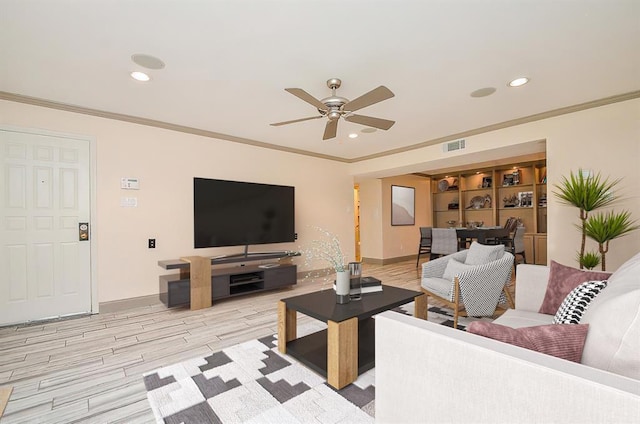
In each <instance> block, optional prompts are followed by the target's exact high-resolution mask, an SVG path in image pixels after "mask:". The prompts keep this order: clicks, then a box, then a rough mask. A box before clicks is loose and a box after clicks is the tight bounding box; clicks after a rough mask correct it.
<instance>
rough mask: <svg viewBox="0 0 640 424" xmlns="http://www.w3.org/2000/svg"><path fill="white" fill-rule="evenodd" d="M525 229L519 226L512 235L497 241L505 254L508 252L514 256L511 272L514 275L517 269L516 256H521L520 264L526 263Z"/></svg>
mask: <svg viewBox="0 0 640 424" xmlns="http://www.w3.org/2000/svg"><path fill="white" fill-rule="evenodd" d="M525 231H526V230H525V227H524V225H519V226H517V227H516V228H515V231H514V232H513V234H511V235H509V236H507V237H502V238H500V239H498V241H499V243H500V244H504V249H505V250H506V251H507V252H510V253H511V254H512V255H513V256H514V261H513V267H514V268H513V270H514V271H513V272H514V274H516V273H517V268H518V255H519V256H522V263H523V264H526V263H527V257H526V255H525V251H524V233H525Z"/></svg>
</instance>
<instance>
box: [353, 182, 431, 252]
mask: <svg viewBox="0 0 640 424" xmlns="http://www.w3.org/2000/svg"><path fill="white" fill-rule="evenodd" d="M430 181H431V180H430V179H429V178H426V177H420V176H416V175H403V176H398V177H390V178H381V179H373V178H371V179H366V180H364V181H363V182H361V183H360V211H361V212H360V213H361V218H360V231H361V233H362V234H363V235H362V236H361V237H362V238H363V242H362V243H361V244H362V247H361V249H362V257H363V259H364V260H365V261H367V260H368V261H374V262H383V261H385V260H387V259H393V258H403V257H406V256H411V255H415V254H416V253H417V251H418V250H417V249H418V242H419V240H420V231H419V228H420V227H429V226H431V225H432V214H431V194H430V192H429V183H430ZM392 185H399V186H405V187H413V188H415V225H401V226H393V225H391V186H392ZM363 188H364V191H363ZM365 237H366V243H365V239H364V238H365Z"/></svg>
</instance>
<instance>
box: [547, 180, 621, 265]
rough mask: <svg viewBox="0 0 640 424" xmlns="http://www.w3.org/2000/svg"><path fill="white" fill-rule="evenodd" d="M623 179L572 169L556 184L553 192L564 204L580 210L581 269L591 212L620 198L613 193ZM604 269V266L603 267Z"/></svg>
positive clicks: (579, 257) (579, 256)
mask: <svg viewBox="0 0 640 424" xmlns="http://www.w3.org/2000/svg"><path fill="white" fill-rule="evenodd" d="M620 181H621V179H619V178H618V179H615V180H611V181H610V180H609V178H605V179H602V177H601V176H600V173H597V174H595V175H591V174H590V173H586V172H584V171H583V170H582V169H578V172H577V173H575V174H574V173H573V171H570V173H569V178H567V177H562V181H561V182H560V184H556V185H555V187H556V189H557V191H554V192H553V194H554V195H555V196H556V197H557V198H558V199H559V200H560V201H561V202H562V203H564V204H567V205H571V206H575V207H577V208H578V209H579V210H580V225H578V226H577V227H578V229H579V230H580V232H581V234H582V238H581V243H580V251H579V252H578V261H579V264H580V269H583V268H584V256H585V248H586V240H587V232H586V228H585V227H586V222H587V219H588V218H589V212H591V211H593V210H595V209H598V208H602V207H604V206H608V205H610V204H612V203H613V202H615V201H616V200H618V197H617V196H615V195H614V194H613V188H614V187H615V186H616V185H618V183H620ZM603 269H604V268H603Z"/></svg>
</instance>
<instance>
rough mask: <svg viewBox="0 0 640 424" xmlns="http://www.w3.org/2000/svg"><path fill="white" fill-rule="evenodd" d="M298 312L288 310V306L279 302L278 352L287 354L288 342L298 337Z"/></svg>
mask: <svg viewBox="0 0 640 424" xmlns="http://www.w3.org/2000/svg"><path fill="white" fill-rule="evenodd" d="M296 329H297V317H296V311H295V310H293V309H287V304H286V303H284V302H283V301H282V300H281V301H279V302H278V350H279V351H280V352H281V353H287V342H290V341H291V340H295V339H296V337H297V331H296Z"/></svg>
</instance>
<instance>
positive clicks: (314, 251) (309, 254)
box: [300, 227, 348, 281]
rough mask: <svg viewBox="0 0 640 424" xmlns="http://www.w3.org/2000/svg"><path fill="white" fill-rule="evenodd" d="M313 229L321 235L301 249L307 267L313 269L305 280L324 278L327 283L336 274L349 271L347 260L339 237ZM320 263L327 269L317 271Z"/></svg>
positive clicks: (325, 231)
mask: <svg viewBox="0 0 640 424" xmlns="http://www.w3.org/2000/svg"><path fill="white" fill-rule="evenodd" d="M312 229H313V230H315V231H316V232H317V233H318V234H319V235H318V237H316V238H314V239H313V240H312V241H311V243H310V244H309V245H308V246H301V247H300V250H301V252H302V254H303V257H304V260H305V265H306V267H307V268H310V269H312V271H309V272H307V274H306V275H305V277H304V278H305V279H307V278H323V280H324V281H327V280H328V279H329V276H331V275H333V274H334V272H335V273H336V274H337V273H339V272H345V271H348V265H347V260H346V258H345V255H344V253H343V252H342V248H341V246H340V240H339V239H338V237H337V236H336V235H334V234H333V233H331V232H330V231H328V230H325V229H324V228H320V227H312ZM318 262H320V263H324V264H325V267H323V268H322V269H319V270H315V268H316V266H317V265H318ZM326 265H328V267H326Z"/></svg>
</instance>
